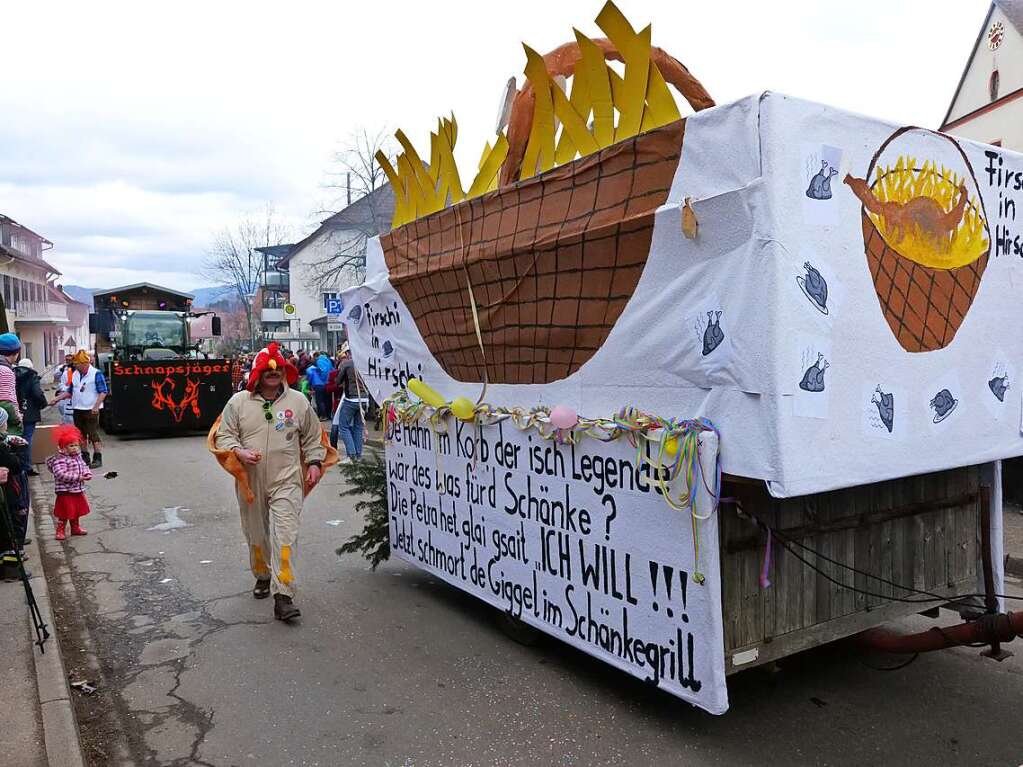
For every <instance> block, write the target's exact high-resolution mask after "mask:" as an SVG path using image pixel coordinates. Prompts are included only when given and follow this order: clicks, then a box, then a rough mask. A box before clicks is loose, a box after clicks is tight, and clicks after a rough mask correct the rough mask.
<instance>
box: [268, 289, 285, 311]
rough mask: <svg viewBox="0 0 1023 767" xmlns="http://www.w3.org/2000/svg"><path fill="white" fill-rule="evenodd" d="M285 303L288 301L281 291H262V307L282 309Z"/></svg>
mask: <svg viewBox="0 0 1023 767" xmlns="http://www.w3.org/2000/svg"><path fill="white" fill-rule="evenodd" d="M286 303H288V299H287V296H285V295H284V294H283V293H273V292H270V291H264V292H263V308H264V309H283V308H284V305H285V304H286Z"/></svg>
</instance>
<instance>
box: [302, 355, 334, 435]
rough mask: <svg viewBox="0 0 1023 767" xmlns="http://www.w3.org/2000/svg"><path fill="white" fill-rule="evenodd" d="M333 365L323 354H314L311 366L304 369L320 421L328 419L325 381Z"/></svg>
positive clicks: (328, 408) (327, 395) (328, 402)
mask: <svg viewBox="0 0 1023 767" xmlns="http://www.w3.org/2000/svg"><path fill="white" fill-rule="evenodd" d="M333 369H334V365H333V364H332V363H331V361H330V357H328V356H327V355H326V354H324V353H323V352H316V353H315V354H314V355H313V364H311V365H310V366H309V367H308V368H306V371H305V376H306V378H307V379H308V380H309V386H310V387H312V390H313V398H314V399H315V401H316V415H318V416H319V417H320V420H326V419H328V418H330V394H328V393H327V379H328V378H329V377H330V371H332V370H333Z"/></svg>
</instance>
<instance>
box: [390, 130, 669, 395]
mask: <svg viewBox="0 0 1023 767" xmlns="http://www.w3.org/2000/svg"><path fill="white" fill-rule="evenodd" d="M684 128H685V121H684V120H679V121H677V122H674V123H671V124H669V125H666V126H664V127H662V128H657V129H655V130H652V131H649V132H647V133H643V134H640V135H638V136H635V137H633V138H631V139H628V140H626V141H622V142H619V143H617V144H613V145H611V146H609V147H607V148H606V149H603V150H601V151H600V152H598V153H596V154H592V155H589V156H586V157H582V158H580V159H578V160H575V161H574V162H571V163H567V164H565V165H562V166H560V167H558V168H555V169H554V170H551V171H548V172H547V173H544V174H541V175H539V176H536V177H533V178H530V179H527V180H525V181H520V182H518V183H516V184H513V185H511V186H508V187H504V188H501V189H498V190H497V191H495V192H491V193H489V194H486V195H483V196H482V197H478V198H475V199H471V200H467V201H465V202H462V203H459V204H458V205H455V206H453V207H450V208H446V209H444V210H441V211H439V212H437V213H434V214H432V215H430V216H426V217H424V218H420V219H417V220H415V221H413V222H411V223H409V224H406V225H404V226H402V227H399V228H398V229H396V230H394V231H392V232H390V233H388V234H386V235H384V236H383V237H381V245H382V246H383V250H384V257H385V260H386V262H387V267H388V269H389V270H390V278H391V283H392V285H394V287H395V289H396V290H397V291H398V293H399V294H400V295H401V297H402V300H403V301H404V302H405V304H406V305H407V306H408V308H409V310H410V311H411V313H412V315H413V316H414V317H415V319H416V324H417V326H418V328H419V331H420V332H421V333H422V336H423V338H424V339H425V341H426V345H427V346H428V347H429V349H430V351H431V352H432V353H433V355H434V356H435V357H436V359H437V361H438V362H439V363H440V365H441V366H442V367H443V368H444V370H445V371H447V373H448V374H449V375H451V376H452V377H453V378H455V379H456V380H460V381H472V382H475V381H482V380H484V377H485V376H486V380H489V381H490V382H491V383H510V384H530V383H549V382H551V381H557V380H559V379H562V378H566V377H567V376H569V375H571V374H572V373H574V372H575V371H576V370H578V369H579V367H580V366H581V365H582V364H583V363H584V362H586V361H587V360H588V359H589V358H590V357H592V356H593V354H594V353H595V352H596V351H597V349H599V348H600V347H601V345H602V344H603V343H604V340H605V339H606V338H607V336H608V334H609V333H610V332H611V328H612V326H613V325H614V323H615V321H616V320H617V319H618V317H619V315H621V313H622V311H623V310H624V309H625V304H626V303H627V302H628V300H629V298H630V297H631V296H632V293H633V291H634V290H635V289H636V284H637V283H638V282H639V278H640V275H641V274H642V273H643V267H644V265H645V264H646V260H647V255H648V254H649V252H650V241H651V238H652V236H653V224H654V212H655V211H656V210H657V208H658V207H660V206H661V205H663V204H664V202H665V200H666V199H667V196H668V190H669V188H670V187H671V182H672V179H673V177H674V175H675V170H676V168H677V167H678V162H679V157H680V154H681V150H682V137H683V133H684ZM470 285H471V288H472V293H473V296H474V298H475V301H476V306H477V309H478V313H479V321H480V322H479V324H480V329H481V332H482V335H483V346H484V350H485V353H486V362H485V365H484V359H483V358H482V355H481V352H480V348H479V344H478V342H477V340H476V330H475V325H474V322H473V317H472V300H471V299H470V295H469V288H470ZM484 368H485V371H484Z"/></svg>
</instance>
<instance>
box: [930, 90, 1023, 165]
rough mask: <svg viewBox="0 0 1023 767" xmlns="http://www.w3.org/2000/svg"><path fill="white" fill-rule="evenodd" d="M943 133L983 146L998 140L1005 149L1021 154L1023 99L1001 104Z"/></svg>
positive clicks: (1022, 146) (1022, 147)
mask: <svg viewBox="0 0 1023 767" xmlns="http://www.w3.org/2000/svg"><path fill="white" fill-rule="evenodd" d="M945 132H946V133H951V134H952V135H953V136H961V137H962V138H969V139H973V140H974V141H982V142H984V143H985V144H990V143H992V142H994V141H999V140H1000V141H1001V142H1002V146H1003V147H1005V148H1006V149H1013V150H1015V151H1017V152H1023V98H1021V99H1016V100H1015V101H1009V102H1007V103H1005V104H1002V105H1001V106H999V107H997V108H995V109H992V110H991V111H990V112H985V113H984V114H982V115H978V116H977V117H973V118H970V119H969V120H967V121H966V122H965V123H963V124H962V125H959V126H956V127H954V128H952V129H951V130H947V131H945Z"/></svg>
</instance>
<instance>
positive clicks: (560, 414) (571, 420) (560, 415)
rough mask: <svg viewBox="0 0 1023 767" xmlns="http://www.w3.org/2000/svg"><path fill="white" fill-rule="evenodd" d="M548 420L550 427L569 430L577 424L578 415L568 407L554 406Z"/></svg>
mask: <svg viewBox="0 0 1023 767" xmlns="http://www.w3.org/2000/svg"><path fill="white" fill-rule="evenodd" d="M550 419H551V425H552V426H555V427H556V428H558V429H571V428H572V427H573V426H575V425H576V424H577V423H579V415H578V414H577V413H576V412H575V411H574V410H573V409H572V408H570V407H568V405H555V406H554V408H553V409H552V410H551V415H550Z"/></svg>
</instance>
